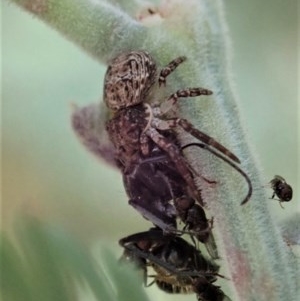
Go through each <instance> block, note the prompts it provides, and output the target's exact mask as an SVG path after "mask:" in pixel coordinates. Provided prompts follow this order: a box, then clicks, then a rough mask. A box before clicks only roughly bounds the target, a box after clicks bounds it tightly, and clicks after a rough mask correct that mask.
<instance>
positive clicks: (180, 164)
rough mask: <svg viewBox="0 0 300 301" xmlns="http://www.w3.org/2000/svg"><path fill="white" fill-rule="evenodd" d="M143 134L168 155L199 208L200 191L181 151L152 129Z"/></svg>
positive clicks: (200, 201)
mask: <svg viewBox="0 0 300 301" xmlns="http://www.w3.org/2000/svg"><path fill="white" fill-rule="evenodd" d="M145 134H146V135H148V136H149V137H150V138H151V139H152V140H153V141H154V142H155V143H156V144H157V146H158V147H160V148H161V149H162V150H164V151H165V152H166V153H167V154H168V155H169V157H170V159H171V160H172V161H173V162H174V164H175V166H176V168H177V170H178V172H179V173H180V174H181V176H182V177H183V178H184V180H185V182H186V183H187V185H188V187H189V188H190V190H191V193H192V195H193V197H194V198H195V199H196V200H197V201H198V202H199V204H200V205H201V206H203V200H202V197H201V194H200V191H199V190H198V189H197V187H196V184H195V182H194V179H193V176H192V173H191V171H190V168H189V166H188V163H187V162H186V161H185V159H184V157H183V156H182V154H181V150H180V149H179V148H178V147H177V146H176V145H175V144H174V143H173V142H172V141H170V140H169V139H167V138H166V137H164V136H163V135H161V134H160V133H159V132H158V131H157V130H156V129H155V128H153V127H150V128H149V129H148V130H147V131H146V132H145Z"/></svg>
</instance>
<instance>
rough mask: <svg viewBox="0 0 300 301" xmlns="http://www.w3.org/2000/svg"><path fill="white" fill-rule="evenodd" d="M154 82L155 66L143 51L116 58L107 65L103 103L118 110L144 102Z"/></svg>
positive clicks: (124, 54)
mask: <svg viewBox="0 0 300 301" xmlns="http://www.w3.org/2000/svg"><path fill="white" fill-rule="evenodd" d="M155 80H156V64H155V62H154V60H153V58H152V57H151V56H150V55H149V54H148V53H147V52H145V51H132V52H129V53H123V54H120V55H119V56H117V57H116V58H115V59H113V61H112V62H111V64H110V65H109V67H108V69H107V71H106V75H105V79H104V102H105V103H106V105H107V107H109V108H110V109H112V110H120V109H123V108H126V107H130V106H133V105H136V104H139V103H141V102H143V101H144V100H145V98H146V97H147V95H148V92H149V89H150V88H151V87H152V85H153V84H154V82H155Z"/></svg>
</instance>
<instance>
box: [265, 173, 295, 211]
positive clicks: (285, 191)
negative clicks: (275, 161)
mask: <svg viewBox="0 0 300 301" xmlns="http://www.w3.org/2000/svg"><path fill="white" fill-rule="evenodd" d="M270 185H271V188H272V189H273V194H272V197H271V199H274V197H275V196H277V197H278V201H279V204H280V206H281V207H282V208H283V206H282V204H281V203H282V202H289V201H290V200H291V199H292V197H293V188H292V187H291V185H289V184H288V183H287V182H286V181H285V179H284V178H283V177H281V176H277V175H276V176H274V179H272V180H271V181H270Z"/></svg>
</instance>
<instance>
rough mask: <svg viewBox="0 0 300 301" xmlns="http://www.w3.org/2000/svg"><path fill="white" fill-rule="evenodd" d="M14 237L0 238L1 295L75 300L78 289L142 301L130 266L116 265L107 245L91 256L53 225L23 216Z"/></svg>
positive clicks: (103, 298)
mask: <svg viewBox="0 0 300 301" xmlns="http://www.w3.org/2000/svg"><path fill="white" fill-rule="evenodd" d="M13 237H14V239H11V238H9V237H8V236H7V235H5V234H2V237H1V248H0V253H1V294H2V298H3V300H6V301H29V300H30V301H41V300H43V301H53V300H57V301H68V300H70V301H71V300H72V301H74V300H80V298H79V290H80V289H81V290H82V291H86V292H87V291H90V293H91V294H90V295H91V298H92V300H99V301H115V300H119V301H131V300H145V301H146V300H147V297H146V295H145V292H144V291H143V289H142V286H141V281H139V279H138V275H137V273H135V272H134V271H133V269H130V268H129V266H127V265H126V266H122V265H120V264H119V263H118V260H117V259H116V257H115V256H114V255H112V253H111V252H109V251H108V250H107V249H101V255H100V256H99V260H96V259H95V258H94V257H93V256H92V254H91V252H90V251H89V250H88V249H87V248H86V247H85V246H84V245H82V244H81V243H79V242H78V241H77V240H76V239H75V238H74V237H72V235H70V233H67V232H66V231H64V230H63V229H62V228H61V227H59V226H57V225H55V226H54V225H51V224H47V223H42V222H41V221H39V220H38V219H36V218H31V217H23V218H21V219H19V221H18V223H17V226H16V231H15V233H14V236H13ZM124 280H125V281H124ZM81 300H86V299H85V298H84V299H81Z"/></svg>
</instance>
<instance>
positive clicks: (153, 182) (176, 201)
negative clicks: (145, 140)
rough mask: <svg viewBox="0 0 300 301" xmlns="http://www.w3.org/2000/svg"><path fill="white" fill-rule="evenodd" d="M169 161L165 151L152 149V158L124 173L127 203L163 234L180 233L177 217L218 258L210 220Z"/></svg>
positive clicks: (211, 254)
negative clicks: (190, 194) (128, 172)
mask: <svg viewBox="0 0 300 301" xmlns="http://www.w3.org/2000/svg"><path fill="white" fill-rule="evenodd" d="M172 163H173V162H172V161H171V159H170V158H169V157H168V156H167V154H165V153H164V152H162V151H161V150H160V149H159V148H155V149H154V150H153V151H152V153H151V157H149V158H147V159H144V160H143V161H140V163H139V164H136V165H134V169H133V170H132V172H131V173H130V174H128V175H126V176H124V184H125V185H124V186H125V189H126V192H127V194H128V195H129V197H130V200H129V204H131V205H132V206H133V207H134V208H135V209H136V210H137V211H139V212H140V213H141V214H142V215H144V216H145V217H146V218H148V219H150V220H151V221H152V222H153V223H154V224H155V225H157V226H158V227H160V228H161V229H162V230H163V231H164V232H165V233H169V234H170V233H173V234H176V233H178V232H179V233H181V231H180V230H179V231H178V230H177V223H176V217H179V218H180V219H181V221H182V222H183V223H184V225H185V226H184V228H183V232H185V231H186V230H187V231H188V232H189V233H190V234H192V235H191V238H192V239H194V237H195V238H196V239H197V240H198V241H200V242H201V243H204V244H205V246H206V249H207V251H208V253H209V254H210V256H211V257H212V258H214V259H217V258H219V256H218V252H217V246H216V244H215V240H214V237H213V234H212V232H211V228H212V223H210V222H209V220H208V219H207V217H206V215H205V212H204V210H203V208H202V207H201V206H199V205H198V204H196V203H195V200H194V199H193V198H192V197H190V196H189V193H188V187H187V184H186V182H185V181H184V179H183V177H182V176H181V174H180V173H179V172H178V171H177V169H176V167H175V166H174V164H172ZM170 200H173V203H171V202H170ZM194 242H195V241H194Z"/></svg>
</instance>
